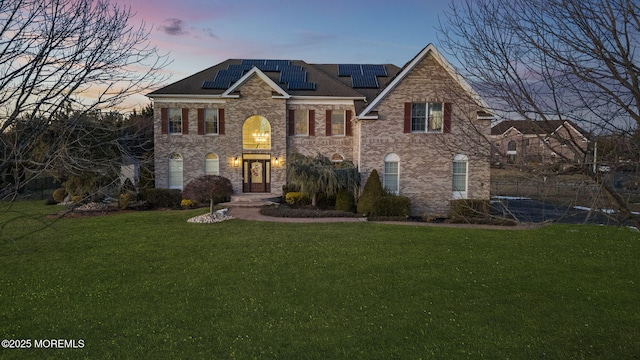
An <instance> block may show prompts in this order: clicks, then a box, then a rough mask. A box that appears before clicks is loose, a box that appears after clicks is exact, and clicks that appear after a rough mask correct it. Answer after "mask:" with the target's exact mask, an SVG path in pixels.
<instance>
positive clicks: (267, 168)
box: [242, 158, 271, 193]
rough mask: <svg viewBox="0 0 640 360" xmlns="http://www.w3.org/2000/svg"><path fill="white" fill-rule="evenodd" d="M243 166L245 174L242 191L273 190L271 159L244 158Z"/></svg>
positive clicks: (265, 191)
mask: <svg viewBox="0 0 640 360" xmlns="http://www.w3.org/2000/svg"><path fill="white" fill-rule="evenodd" d="M242 167H243V175H244V179H243V184H242V192H245V193H268V192H271V160H265V159H247V158H244V159H243V160H242Z"/></svg>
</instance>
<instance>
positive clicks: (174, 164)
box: [169, 154, 182, 190]
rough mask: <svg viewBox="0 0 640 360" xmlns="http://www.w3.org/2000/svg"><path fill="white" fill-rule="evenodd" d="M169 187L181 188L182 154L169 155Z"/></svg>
mask: <svg viewBox="0 0 640 360" xmlns="http://www.w3.org/2000/svg"><path fill="white" fill-rule="evenodd" d="M169 189H180V190H182V155H180V154H171V155H169Z"/></svg>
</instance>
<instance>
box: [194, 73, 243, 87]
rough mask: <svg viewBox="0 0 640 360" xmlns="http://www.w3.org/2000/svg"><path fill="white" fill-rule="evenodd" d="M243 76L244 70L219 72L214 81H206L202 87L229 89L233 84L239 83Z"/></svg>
mask: <svg viewBox="0 0 640 360" xmlns="http://www.w3.org/2000/svg"><path fill="white" fill-rule="evenodd" d="M242 74H243V70H241V69H234V70H229V69H227V70H218V72H217V73H216V77H215V79H213V81H205V82H203V83H202V87H203V88H205V89H227V88H228V87H229V86H231V84H233V83H234V82H236V81H238V80H239V79H240V78H241V77H242Z"/></svg>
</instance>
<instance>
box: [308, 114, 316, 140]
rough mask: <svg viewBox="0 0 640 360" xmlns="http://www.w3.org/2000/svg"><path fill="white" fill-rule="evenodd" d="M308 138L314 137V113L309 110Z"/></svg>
mask: <svg viewBox="0 0 640 360" xmlns="http://www.w3.org/2000/svg"><path fill="white" fill-rule="evenodd" d="M309 136H316V111H315V110H309Z"/></svg>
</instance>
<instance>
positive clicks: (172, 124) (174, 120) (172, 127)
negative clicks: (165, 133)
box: [169, 108, 182, 134]
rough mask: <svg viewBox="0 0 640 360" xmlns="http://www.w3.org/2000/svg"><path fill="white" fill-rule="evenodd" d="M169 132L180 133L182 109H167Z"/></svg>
mask: <svg viewBox="0 0 640 360" xmlns="http://www.w3.org/2000/svg"><path fill="white" fill-rule="evenodd" d="M169 134H182V109H176V108H170V109H169Z"/></svg>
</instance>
